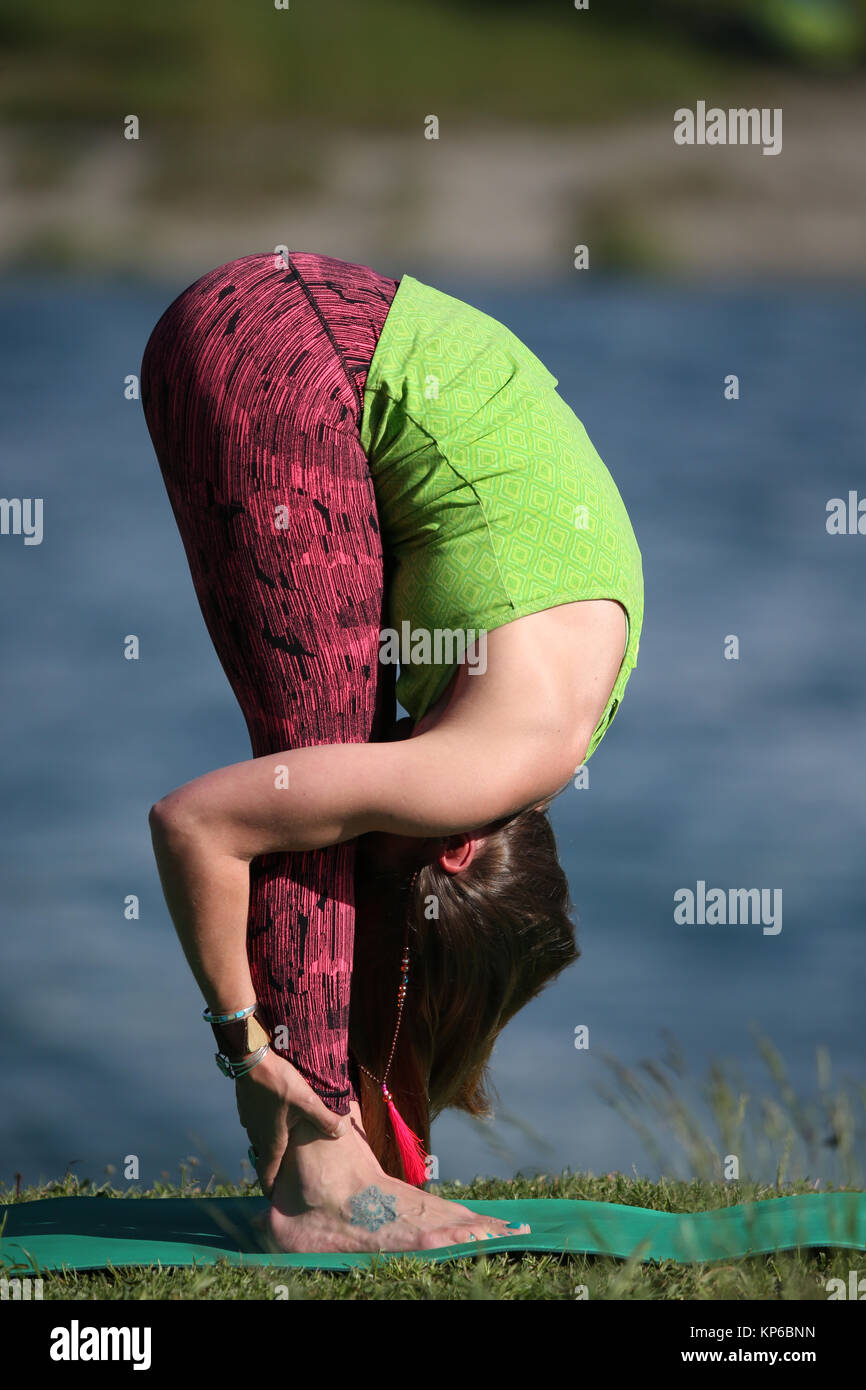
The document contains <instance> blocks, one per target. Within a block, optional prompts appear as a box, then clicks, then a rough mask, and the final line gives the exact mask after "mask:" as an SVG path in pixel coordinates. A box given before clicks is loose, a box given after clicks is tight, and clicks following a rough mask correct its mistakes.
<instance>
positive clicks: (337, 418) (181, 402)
mask: <svg viewBox="0 0 866 1390" xmlns="http://www.w3.org/2000/svg"><path fill="white" fill-rule="evenodd" d="M396 289H397V282H396V281H395V280H392V279H388V278H386V277H385V276H382V275H378V274H376V273H375V272H374V271H372V270H370V269H368V268H367V267H366V266H359V265H352V264H348V263H346V262H344V261H338V260H333V259H331V258H329V257H327V256H317V255H310V254H306V253H299V254H294V253H293V254H292V255H290V256H289V257H287V258H285V259H281V258H280V257H279V256H276V255H273V254H270V253H264V254H261V255H253V256H243V257H241V258H240V259H239V260H236V261H231V262H229V263H228V264H227V265H223V266H220V267H219V268H218V269H216V270H212V271H210V272H209V273H208V274H207V275H203V276H202V277H201V279H199V280H196V282H195V283H194V284H193V285H190V287H189V288H188V289H186V290H184V292H183V293H182V294H181V295H179V296H178V298H177V299H175V300H174V302H173V303H172V304H171V305H170V306H169V307H168V309H166V311H165V313H164V314H163V315H162V318H161V319H160V320H159V322H158V323H157V325H156V327H155V328H154V330H153V332H152V334H151V336H150V339H149V340H148V343H147V347H146V349H145V353H144V359H143V362H142V372H141V391H142V402H143V406H144V413H145V419H146V421H147V427H148V429H149V431H150V435H151V439H152V440H153V445H154V449H155V450H156V455H157V458H158V460H159V465H160V468H161V470H162V475H163V478H164V480H165V485H166V488H167V489H168V495H169V498H170V501H171V506H172V510H173V512H174V516H175V519H176V521H177V525H178V528H179V530H180V535H181V538H182V540H183V544H184V548H185V550H186V555H187V559H188V561H189V567H190V571H191V574H192V581H193V584H194V586H195V592H196V595H197V597H198V601H199V604H200V607H201V611H202V614H203V616H204V620H205V623H206V625H207V630H208V632H209V634H210V637H211V639H212V641H213V644H214V646H215V648H216V651H217V654H218V656H219V658H220V661H221V662H222V665H223V669H224V670H225V673H226V675H227V677H228V679H229V682H230V684H231V687H232V690H233V691H234V693H235V696H236V697H237V700H238V702H239V704H240V706H241V709H242V710H243V713H244V716H245V718H246V721H247V727H248V729H249V733H250V739H251V742H252V751H253V755H254V756H256V757H259V756H262V755H265V754H269V753H276V752H279V751H281V750H284V749H288V748H297V747H302V746H309V745H313V744H322V743H364V742H367V741H369V740H370V739H371V737H374V736H375V735H376V730H377V728H378V723H377V720H378V719H379V718H380V717H382V716H383V714H384V713H385V712H386V710H387V701H388V692H387V689H386V686H385V684H384V683H383V682H381V681H380V671H381V669H382V668H380V666H379V662H378V651H379V630H380V627H381V626H382V622H383V600H384V594H385V579H384V573H383V555H382V545H381V538H380V533H379V526H378V522H377V516H376V501H375V495H374V492H373V484H372V480H371V477H370V472H369V469H368V466H367V460H366V457H365V454H364V450H363V448H362V446H361V441H360V436H359V424H360V418H361V411H362V406H363V394H362V393H363V390H364V385H365V382H366V378H367V370H368V368H369V365H370V360H371V358H372V356H373V351H374V349H375V346H376V342H377V340H378V337H379V334H380V333H381V331H382V325H383V323H384V321H385V316H386V315H387V313H388V309H389V307H390V304H391V300H392V299H393V297H394V294H395V292H396ZM380 687H381V688H380ZM354 863H355V845H354V842H350V843H348V844H343V845H334V846H332V847H330V848H328V849H324V850H320V851H318V852H316V853H309V854H272V855H265V856H262V857H261V858H259V859H255V860H253V863H252V865H251V873H250V913H249V920H248V924H247V951H248V955H249V960H250V968H251V971H252V977H253V983H254V986H255V989H256V995H257V997H258V999H259V1001H260V1003H261V1004H262V1006H263V1011H264V1013H265V1014H266V1021H267V1022H268V1023H269V1024H270V1027H271V1029H274V1028H276V1027H278V1026H279V1025H281V1024H282V1025H285V1030H286V1034H287V1038H288V1041H287V1043H286V1045H285V1047H282V1048H280V1049H279V1050H280V1051H281V1052H282V1054H283V1055H284V1056H285V1057H286V1058H287V1059H288V1060H289V1061H290V1062H291V1063H292V1064H293V1065H294V1066H295V1067H297V1068H298V1070H299V1071H300V1072H301V1073H302V1074H303V1076H304V1077H306V1079H307V1081H308V1082H309V1083H310V1085H311V1086H312V1087H313V1089H314V1090H315V1091H316V1092H317V1094H318V1095H319V1096H321V1098H322V1099H323V1100H324V1102H325V1104H326V1105H328V1106H329V1107H330V1108H331V1109H332V1110H334V1111H336V1112H337V1113H338V1114H346V1113H347V1111H348V1109H349V1101H350V1100H351V1099H357V1096H358V1077H357V1074H356V1073H355V1072H354V1070H353V1068H352V1067H351V1066H350V1059H349V1055H348V1022H349V994H350V986H351V978H352V954H353V946H354V927H355V908H354ZM246 1002H247V1001H246V1000H239V1001H238V1003H239V1004H241V1003H246Z"/></svg>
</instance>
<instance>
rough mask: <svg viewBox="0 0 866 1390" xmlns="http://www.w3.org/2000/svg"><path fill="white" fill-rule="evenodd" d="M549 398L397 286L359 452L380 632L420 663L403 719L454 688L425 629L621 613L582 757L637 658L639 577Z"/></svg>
mask: <svg viewBox="0 0 866 1390" xmlns="http://www.w3.org/2000/svg"><path fill="white" fill-rule="evenodd" d="M556 385H557V379H556V377H554V376H552V375H551V373H550V372H549V371H548V370H547V368H546V367H545V366H544V364H543V363H542V362H540V361H539V359H538V358H537V357H536V356H535V355H534V354H533V353H532V352H530V350H529V348H527V347H526V346H525V345H524V344H523V343H521V342H520V340H519V339H518V338H516V337H515V335H514V334H513V333H512V332H511V331H510V330H509V329H507V328H506V327H505V326H504V325H503V324H501V323H499V322H498V321H497V320H496V319H494V318H491V317H490V316H489V315H488V314H483V313H481V311H480V310H478V309H474V308H472V307H471V306H470V305H468V304H465V303H463V302H462V300H459V299H455V298H453V297H452V296H451V295H447V294H444V293H443V292H442V291H441V290H437V289H433V288H432V287H431V286H429V285H424V284H422V283H421V282H420V281H419V280H415V279H414V278H413V277H412V276H411V275H404V276H403V278H402V279H401V281H400V283H399V285H398V287H397V292H396V294H395V296H394V299H393V301H392V303H391V307H390V309H389V311H388V315H387V317H386V319H385V322H384V325H383V328H382V332H381V335H380V337H379V340H378V343H377V345H376V350H375V353H374V355H373V360H372V362H371V364H370V369H369V372H368V375H367V383H366V388H365V394H364V408H363V413H362V417H361V442H362V445H363V447H364V450H365V453H366V455H367V458H368V461H369V465H370V471H371V474H372V477H373V483H374V487H375V491H376V499H377V505H378V510H379V521H380V525H381V527H382V541H383V546H384V549H385V552H386V555H387V556H389V558H390V562H391V565H392V574H391V577H390V591H389V623H390V627H391V629H392V630H393V632H394V633H396V634H400V635H401V637H402V638H403V639H404V640H402V642H401V647H400V649H401V651H402V653H403V655H404V656H405V655H406V654H407V653H408V654H409V655H410V656H411V646H407V643H406V641H405V636H406V635H407V634H408V635H409V636H410V638H411V641H412V643H414V645H415V647H416V650H417V652H418V654H419V657H420V659H417V660H408V661H406V662H405V664H404V663H403V662H401V666H400V676H399V680H398V682H397V698H398V699H399V701H400V703H401V704H402V705H403V707H404V709H406V710H407V711H408V713H409V714H410V715H411V716H412V718H413V719H414V720H416V721H417V720H419V719H421V718H422V716H423V715H424V714H425V713H426V711H427V710H428V709H429V708H430V706H431V705H432V704H434V703H435V701H436V700H437V699H438V697H439V695H440V694H441V693H442V691H443V690H444V688H445V686H446V685H447V684H448V681H449V679H450V677H451V675H452V674H453V671H454V669H455V659H454V651H453V648H452V649H451V650H450V651H449V639H447V638H446V639H444V640H442V641H441V642H440V643H439V645H438V646H437V643H436V641H435V640H434V639H435V634H436V632H437V630H438V631H439V632H443V633H444V632H452V633H453V632H454V631H458V632H467V631H469V630H471V632H472V633H477V632H478V631H479V630H483V631H485V632H492V631H493V630H494V629H495V628H498V627H502V626H504V624H506V623H510V622H514V621H515V619H517V618H522V617H525V616H526V615H527V614H529V613H538V612H540V611H541V610H542V609H545V608H553V607H556V606H557V605H559V604H562V603H571V602H573V601H575V600H578V599H599V598H608V599H617V600H619V602H620V603H622V604H623V606H624V608H625V610H626V612H627V614H628V619H629V622H628V645H627V649H626V653H625V656H624V658H623V662H622V665H621V667H620V672H619V676H618V677H617V681H616V685H615V686H614V689H613V692H612V694H611V697H610V700H609V702H608V705H607V708H606V710H605V712H604V714H603V716H602V718H601V720H600V721H599V724H598V726H597V728H596V730H595V732H594V734H593V737H592V740H591V742H590V746H589V750H588V753H587V757H589V756H590V755H591V754H592V753H593V752H594V751H595V749H596V748H597V746H598V744H599V742H600V741H601V739H602V737H603V735H604V733H605V732H606V730H607V728H608V726H609V724H610V722H611V720H612V718H613V716H614V714H615V713H616V710H617V707H618V706H619V703H620V700H621V699H622V695H623V691H624V689H625V686H626V682H627V681H628V678H629V676H630V675H631V672H632V670H633V669H634V666H635V662H636V660H637V653H638V643H639V639H640V632H641V624H642V620H643V574H642V567H641V556H640V550H639V549H638V545H637V541H636V539H635V535H634V532H633V530H632V527H631V523H630V521H629V518H628V514H627V512H626V509H625V506H624V505H623V501H622V498H621V497H620V495H619V492H618V490H617V488H616V485H615V483H614V481H613V479H612V478H611V476H610V474H609V473H608V471H607V469H606V467H605V465H604V463H603V462H602V460H601V459H600V458H599V456H598V454H597V453H596V451H595V449H594V448H593V446H592V444H591V442H590V440H589V437H588V436H587V433H586V430H585V429H584V427H583V425H582V424H581V423H580V421H579V420H578V418H577V416H576V415H575V414H574V412H573V410H572V409H571V408H570V406H568V405H566V403H565V401H564V400H563V399H562V398H561V396H559V394H558V393H557V391H556ZM406 624H408V628H407V627H406ZM422 633H427V634H430V637H429V639H423V638H419V640H418V641H417V642H416V641H415V639H416V636H417V635H418V634H422ZM467 640H468V641H471V640H472V637H471V636H469V637H468V638H467ZM425 641H427V645H428V647H429V651H428V650H424V645H425ZM475 651H476V659H478V652H479V651H480V648H476V649H475ZM471 654H472V649H471V648H470V653H469V655H468V657H467V659H469V660H471V659H472V655H471ZM540 655H541V654H540ZM437 658H438V659H437ZM542 659H543V657H542Z"/></svg>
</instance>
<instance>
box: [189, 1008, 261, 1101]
mask: <svg viewBox="0 0 866 1390" xmlns="http://www.w3.org/2000/svg"><path fill="white" fill-rule="evenodd" d="M257 1008H258V1001H256V1003H254V1004H249V1005H247V1007H246V1008H244V1009H235V1010H234V1011H233V1012H231V1013H224V1014H215V1013H212V1012H211V1010H210V1009H204V1010H202V1018H203V1019H204V1020H205V1022H206V1023H209V1024H210V1025H211V1029H212V1031H213V1035H214V1037H215V1038H216V1041H217V1046H218V1047H219V1049H220V1050H219V1052H217V1053H216V1056H215V1059H214V1060H215V1061H216V1064H217V1066H218V1067H219V1069H220V1071H221V1072H222V1074H223V1076H227V1077H229V1079H230V1080H232V1081H235V1080H237V1078H238V1077H239V1076H246V1075H247V1072H251V1071H252V1069H253V1067H257V1066H258V1064H259V1062H260V1061H261V1060H262V1058H263V1057H264V1055H265V1053H266V1052H269V1051H270V1046H271V1039H270V1036H269V1034H268V1032H267V1030H266V1029H265V1028H263V1027H262V1025H261V1023H260V1022H259V1020H258V1019H257V1018H256V1017H255V1012H256V1009H257ZM217 1030H219V1031H217Z"/></svg>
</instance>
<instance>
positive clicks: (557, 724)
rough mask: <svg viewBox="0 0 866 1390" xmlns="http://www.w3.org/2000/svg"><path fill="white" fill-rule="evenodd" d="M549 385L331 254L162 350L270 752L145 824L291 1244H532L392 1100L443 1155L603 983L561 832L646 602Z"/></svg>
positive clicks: (163, 439) (228, 614) (195, 568)
mask: <svg viewBox="0 0 866 1390" xmlns="http://www.w3.org/2000/svg"><path fill="white" fill-rule="evenodd" d="M556 384H557V383H556V379H555V378H554V377H553V376H551V374H550V373H549V372H548V371H547V369H546V368H545V367H544V366H543V365H542V363H541V362H540V361H539V360H538V358H536V357H535V356H534V355H533V354H532V353H531V352H530V351H529V349H528V348H527V347H525V346H524V345H523V344H522V343H521V342H520V341H519V340H518V339H517V338H516V337H515V336H514V335H513V334H512V333H510V332H509V330H508V329H506V328H505V327H503V326H502V325H501V324H499V323H498V322H497V321H496V320H494V319H492V318H490V317H489V316H487V315H485V314H483V313H480V312H479V311H478V310H476V309H474V308H472V307H470V306H469V305H467V304H464V303H462V302H461V301H460V300H457V299H454V298H452V297H451V296H449V295H446V294H443V293H442V292H440V291H439V290H436V289H433V288H432V287H430V286H427V285H424V284H422V283H421V282H420V281H418V280H415V279H414V278H413V277H411V276H408V275H404V276H403V277H402V279H400V280H399V281H397V280H394V279H391V278H389V277H387V276H383V275H380V274H378V273H376V272H375V271H372V270H370V269H368V268H367V267H365V266H360V265H353V264H350V263H347V262H343V261H339V260H335V259H333V258H330V257H327V256H320V255H315V254H311V253H292V254H291V255H282V256H281V255H272V254H269V253H265V254H260V255H252V256H245V257H242V258H241V259H239V260H236V261H232V262H230V263H229V264H227V265H224V266H221V267H219V268H218V269H217V270H214V271H211V272H209V273H208V274H207V275H204V276H203V277H202V278H201V279H199V280H197V281H196V282H195V284H193V285H191V286H190V287H189V288H188V289H187V290H185V291H184V292H183V294H181V295H180V296H179V297H178V298H177V299H176V300H175V301H174V302H173V303H172V304H171V305H170V306H169V308H168V309H167V310H166V312H165V313H164V314H163V316H162V318H161V319H160V320H159V322H158V324H157V325H156V327H155V329H154V330H153V333H152V334H151V337H150V339H149V342H148V345H147V348H146V350H145V355H144V361H143V364H142V399H143V403H144V409H145V416H146V420H147V424H148V428H149V430H150V434H151V438H152V440H153V443H154V447H155V450H156V454H157V457H158V460H159V464H160V468H161V470H162V474H163V478H164V480H165V483H166V487H167V489H168V494H169V498H170V501H171V506H172V509H173V512H174V516H175V519H176V521H177V524H178V527H179V530H180V534H181V538H182V540H183V544H184V547H185V550H186V554H187V558H188V561H189V565H190V571H191V575H192V580H193V584H194V586H195V591H196V595H197V597H198V600H199V604H200V606H201V609H202V613H203V616H204V619H205V622H206V624H207V628H208V632H209V634H210V636H211V638H212V640H213V642H214V645H215V647H216V650H217V652H218V655H219V657H220V660H221V662H222V665H223V668H224V670H225V672H226V675H227V677H228V679H229V681H230V683H231V686H232V689H233V690H234V693H235V695H236V697H237V699H238V701H239V703H240V705H241V708H242V710H243V712H244V716H245V718H246V721H247V726H248V728H249V732H250V738H251V743H252V752H253V755H254V756H253V757H252V758H251V759H250V760H248V761H246V762H242V763H237V764H235V765H234V766H231V767H226V768H221V769H219V770H218V771H215V772H209V773H207V774H206V775H204V776H202V777H199V778H196V779H195V780H194V781H192V782H189V783H187V784H186V785H185V786H182V787H180V788H178V789H177V790H176V791H173V792H170V793H169V794H168V795H167V796H164V797H163V798H162V799H161V800H159V801H158V802H157V803H156V805H155V806H154V807H153V808H152V810H151V814H150V824H151V829H152V835H153V841H154V848H155V852H156V856H157V863H158V867H159V872H160V878H161V882H162V886H163V891H164V893H165V897H166V902H167V904H168V907H169V911H170V913H171V916H172V920H173V921H174V924H175V927H176V930H177V932H178V935H179V938H180V940H181V943H182V946H183V949H184V952H185V954H186V958H187V960H188V962H189V965H190V967H191V969H192V971H193V973H194V975H195V978H196V980H197V982H198V984H199V986H200V988H201V990H202V993H203V995H204V998H205V1000H206V1003H207V1006H208V1008H207V1013H208V1020H209V1022H210V1023H211V1027H212V1030H213V1033H214V1036H215V1038H216V1039H217V1043H218V1046H219V1064H220V1066H221V1069H222V1070H223V1071H224V1072H225V1073H226V1074H227V1075H229V1076H231V1077H233V1078H234V1079H235V1087H236V1099H237V1104H238V1111H239V1114H240V1118H241V1122H242V1124H243V1125H244V1127H245V1128H246V1129H247V1132H248V1134H249V1136H250V1138H251V1140H252V1143H253V1146H254V1147H253V1149H252V1150H251V1152H252V1153H253V1155H254V1157H255V1161H256V1166H257V1171H258V1175H259V1178H260V1181H261V1185H262V1190H263V1191H264V1192H265V1194H266V1195H267V1196H268V1197H269V1198H270V1210H269V1217H268V1223H267V1224H268V1227H269V1234H270V1239H271V1241H272V1242H274V1243H275V1244H276V1245H277V1246H278V1247H279V1248H281V1249H284V1250H291V1251H354V1250H378V1249H384V1250H408V1249H429V1248H433V1247H436V1246H442V1245H450V1244H454V1243H457V1242H461V1241H466V1240H469V1239H479V1240H483V1239H485V1238H487V1237H489V1236H500V1235H504V1234H507V1233H508V1227H507V1226H506V1224H505V1223H504V1222H501V1221H496V1220H489V1219H487V1218H483V1217H479V1216H477V1215H476V1214H475V1213H473V1212H471V1211H469V1210H468V1209H467V1208H465V1207H462V1206H460V1205H458V1204H457V1203H454V1202H446V1201H444V1200H443V1199H441V1198H439V1197H436V1196H435V1195H433V1194H432V1193H430V1192H426V1191H423V1190H422V1189H421V1187H420V1182H421V1181H423V1176H422V1177H419V1174H418V1172H417V1171H415V1172H412V1173H410V1172H409V1167H408V1160H407V1159H406V1158H405V1154H406V1147H405V1143H404V1144H403V1145H402V1146H400V1145H399V1144H398V1142H397V1141H396V1139H395V1128H396V1126H397V1124H398V1121H396V1120H394V1119H393V1115H392V1111H391V1107H390V1106H388V1105H386V1104H384V1103H383V1097H384V1098H385V1099H387V1097H389V1096H390V1097H392V1098H393V1101H394V1103H395V1104H396V1106H397V1109H398V1111H399V1113H400V1114H401V1115H402V1116H403V1117H404V1119H405V1121H406V1123H407V1124H408V1125H409V1126H410V1127H411V1129H412V1130H414V1132H415V1134H416V1135H417V1136H418V1137H419V1139H420V1140H421V1143H422V1144H423V1145H429V1132H430V1121H431V1119H432V1118H434V1117H435V1115H437V1114H438V1113H439V1112H440V1111H441V1110H442V1109H444V1108H445V1107H446V1106H456V1107H458V1108H461V1109H463V1110H466V1111H469V1112H470V1113H472V1114H480V1113H483V1112H485V1111H486V1110H487V1109H488V1107H489V1102H488V1098H487V1092H486V1075H487V1064H488V1060H489V1056H490V1053H491V1050H492V1048H493V1044H494V1042H495V1040H496V1037H497V1035H498V1033H499V1032H500V1030H501V1029H502V1028H503V1026H504V1025H505V1023H507V1021H508V1020H509V1018H511V1017H512V1016H513V1015H514V1014H515V1013H516V1012H517V1010H518V1009H520V1008H521V1007H522V1006H523V1005H524V1004H525V1003H526V1002H527V1001H528V1000H529V999H531V998H533V997H534V996H535V995H537V994H538V993H539V991H540V990H541V989H542V988H543V987H544V985H545V984H546V983H548V982H549V981H550V980H551V979H553V978H554V976H556V975H557V974H558V973H559V972H560V971H561V970H562V969H563V968H564V967H565V966H567V965H569V964H570V963H571V962H573V961H574V960H575V959H576V958H577V954H578V952H577V949H576V946H575V943H574V932H573V927H572V924H571V920H570V917H569V913H570V906H571V905H570V902H569V894H568V887H567V883H566V880H565V876H564V874H563V872H562V870H561V868H560V867H559V864H558V862H557V858H556V850H555V845H554V841H553V836H552V833H551V830H550V826H549V823H548V820H547V817H546V814H545V810H546V806H547V804H548V803H549V801H550V800H551V798H552V797H553V796H555V795H556V794H557V792H559V791H561V790H562V789H563V788H564V787H565V786H566V785H567V784H568V783H569V782H570V780H571V778H572V776H573V774H574V772H575V770H576V768H578V767H579V766H580V765H581V764H583V763H584V762H585V761H586V760H587V759H588V758H589V757H590V756H591V755H592V753H593V752H594V751H595V748H596V747H597V746H598V743H599V741H600V740H601V738H602V736H603V735H604V733H605V731H606V729H607V727H608V725H609V724H610V721H611V719H612V718H613V716H614V714H615V712H616V709H617V707H618V705H619V703H620V700H621V698H622V694H623V691H624V689H625V685H626V682H627V680H628V678H629V675H630V673H631V671H632V669H633V667H634V664H635V661H636V658H637V651H638V641H639V636H640V629H641V623H642V617H643V585H642V574H641V559H640V552H639V550H638V546H637V543H636V541H635V537H634V533H633V531H632V528H631V525H630V523H629V519H628V516H627V513H626V510H625V507H624V505H623V503H622V499H621V498H620V495H619V493H618V491H617V489H616V487H615V485H614V483H613V480H612V478H611V477H610V474H609V473H608V472H607V470H606V468H605V466H604V464H603V463H602V461H601V459H600V458H599V457H598V454H597V453H596V452H595V450H594V448H593V446H592V444H591V443H590V441H589V439H588V437H587V435H586V432H585V430H584V429H583V426H582V425H581V424H580V422H579V421H578V419H577V418H576V416H575V415H574V413H573V412H572V411H571V409H570V408H569V407H568V406H567V405H566V404H565V402H564V401H563V400H562V399H561V397H560V396H559V395H558V394H557V392H556V389H555V388H556ZM395 661H399V663H400V676H399V680H398V681H397V684H396V695H397V697H398V698H399V700H400V702H401V703H402V705H403V707H404V708H405V709H406V710H407V711H408V714H409V716H410V719H409V721H403V725H404V727H395V724H394V688H393V682H392V680H391V679H390V677H391V675H392V673H393V670H394V666H393V663H394V662H395ZM405 726H408V727H405ZM407 734H408V736H405V735H407ZM356 904H357V931H356V929H355V928H356ZM404 951H405V952H406V954H405V959H404ZM235 1014H238V1015H240V1016H241V1017H238V1018H232V1017H227V1016H230V1015H235ZM383 1085H384V1086H385V1089H384V1091H383ZM341 1117H342V1118H341ZM401 1154H402V1155H403V1156H404V1157H403V1158H401ZM406 1176H409V1177H410V1179H411V1180H410V1181H409V1182H407V1181H405V1178H406Z"/></svg>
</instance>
